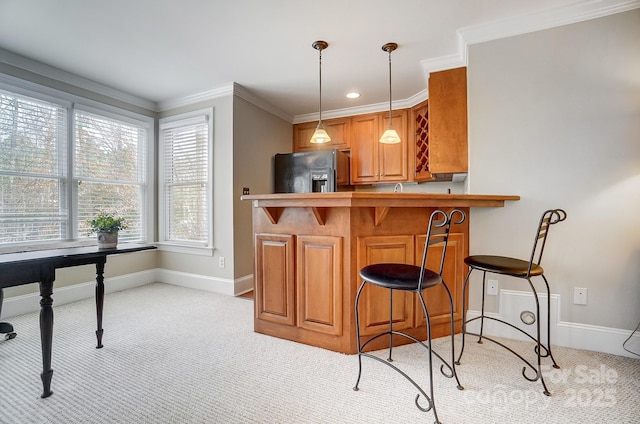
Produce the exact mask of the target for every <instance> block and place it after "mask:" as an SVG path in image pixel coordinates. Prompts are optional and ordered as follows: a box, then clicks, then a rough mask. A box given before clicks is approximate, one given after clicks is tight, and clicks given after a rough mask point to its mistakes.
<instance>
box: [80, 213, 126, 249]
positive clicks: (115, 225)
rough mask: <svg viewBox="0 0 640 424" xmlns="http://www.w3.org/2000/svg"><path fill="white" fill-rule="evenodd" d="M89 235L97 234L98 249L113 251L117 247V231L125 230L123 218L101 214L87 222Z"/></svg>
mask: <svg viewBox="0 0 640 424" xmlns="http://www.w3.org/2000/svg"><path fill="white" fill-rule="evenodd" d="M87 224H89V229H90V233H97V236H98V248H99V249H113V248H114V247H116V246H117V245H118V231H120V230H124V229H125V228H127V224H126V223H125V220H124V218H123V217H119V216H115V215H114V214H111V213H107V212H101V213H99V214H98V216H96V217H95V218H93V219H92V220H90V221H88V222H87Z"/></svg>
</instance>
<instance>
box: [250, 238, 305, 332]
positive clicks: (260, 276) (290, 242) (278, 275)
mask: <svg viewBox="0 0 640 424" xmlns="http://www.w3.org/2000/svg"><path fill="white" fill-rule="evenodd" d="M294 242H295V236H293V235H289V234H256V236H255V244H256V246H255V249H256V250H255V253H256V257H255V261H256V269H255V272H256V280H258V281H261V282H262V284H259V285H257V286H256V293H255V297H254V307H255V316H256V317H257V318H259V319H261V320H263V321H268V322H273V323H278V324H284V325H295V303H294V302H295V268H294V260H295V256H294V255H295V246H294Z"/></svg>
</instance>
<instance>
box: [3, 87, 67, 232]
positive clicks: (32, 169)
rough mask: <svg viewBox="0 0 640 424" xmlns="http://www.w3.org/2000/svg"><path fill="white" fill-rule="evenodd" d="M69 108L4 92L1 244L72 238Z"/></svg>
mask: <svg viewBox="0 0 640 424" xmlns="http://www.w3.org/2000/svg"><path fill="white" fill-rule="evenodd" d="M66 130H67V108H66V107H64V106H63V105H57V104H54V103H50V102H45V101H42V100H36V99H32V98H28V97H24V96H16V95H13V94H12V93H9V92H6V91H0V199H1V200H2V210H0V243H17V242H32V241H45V240H62V239H66V238H67V237H68V234H67V224H68V216H69V215H68V211H67V207H66V206H67V202H66V195H67V193H66V191H65V189H64V187H65V181H66V176H67V162H66V152H67V148H66V141H67V134H66Z"/></svg>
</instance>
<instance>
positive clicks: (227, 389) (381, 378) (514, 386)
mask: <svg viewBox="0 0 640 424" xmlns="http://www.w3.org/2000/svg"><path fill="white" fill-rule="evenodd" d="M54 302H55V293H54ZM11 322H12V323H13V324H14V326H15V327H16V331H17V332H18V337H17V338H15V339H13V340H10V341H4V342H0V423H2V424H14V423H15V424H18V423H19V424H23V423H296V424H297V423H353V424H355V423H391V422H393V423H424V422H427V423H431V422H433V414H432V412H427V413H424V412H420V411H419V410H418V409H417V408H416V407H415V405H414V398H415V396H416V391H415V389H414V388H413V386H412V385H411V384H409V383H408V382H407V381H406V380H404V379H403V378H402V377H401V376H399V375H398V374H396V373H394V372H393V371H392V370H390V369H389V368H388V367H385V366H384V365H382V364H379V363H378V362H377V361H373V360H370V359H367V358H364V359H363V361H364V362H363V368H364V370H363V377H362V380H361V383H360V390H359V391H358V392H355V391H353V390H352V387H353V384H354V383H355V378H356V375H357V356H353V355H343V354H339V353H335V352H330V351H327V350H323V349H319V348H314V347H310V346H306V345H302V344H297V343H293V342H289V341H284V340H280V339H276V338H273V337H268V336H264V335H261V334H256V333H254V332H253V302H252V301H251V300H250V299H244V298H232V297H228V296H223V295H219V294H215V293H209V292H202V291H197V290H191V289H186V288H182V287H176V286H171V285H165V284H150V285H147V286H143V287H139V288H135V289H131V290H126V291H123V292H117V293H112V294H108V295H107V296H106V300H105V312H104V328H105V335H104V339H103V341H104V348H103V349H95V335H94V331H95V304H94V302H93V300H86V301H81V302H76V303H72V304H68V305H63V306H59V307H55V325H54V339H53V369H54V375H53V382H52V389H53V391H54V394H53V396H51V397H50V398H47V399H40V393H41V390H42V387H41V382H40V371H41V356H40V336H39V328H38V325H39V324H38V315H37V313H32V314H26V315H23V316H19V317H15V318H12V319H11ZM435 345H436V346H437V347H436V350H438V351H440V352H445V351H446V347H447V345H448V341H447V339H446V338H443V339H438V340H436V342H435ZM512 345H513V346H515V347H517V348H520V349H522V348H524V347H525V346H528V345H527V344H525V343H523V342H513V343H512ZM467 349H468V350H466V351H465V356H464V357H463V363H462V365H461V366H460V367H459V368H458V373H459V376H460V379H461V382H462V384H463V385H464V386H465V390H464V391H459V390H457V389H456V387H455V384H454V381H453V380H450V379H447V378H445V377H443V376H442V375H441V374H440V373H439V372H438V371H435V373H434V375H435V377H434V378H435V392H436V406H437V409H438V414H439V417H440V420H441V421H442V422H443V423H455V424H458V423H491V424H493V423H510V424H512V423H580V424H583V423H592V422H598V423H604V422H606V423H639V422H640V360H637V359H629V358H624V357H618V356H613V355H607V354H601V353H595V352H587V351H579V350H574V349H567V348H556V349H555V351H554V354H555V356H556V359H557V360H558V362H559V364H560V366H561V367H562V369H561V370H553V371H552V370H550V369H549V370H547V372H546V379H547V383H548V386H549V389H550V390H551V392H552V393H553V396H551V397H546V396H544V395H543V394H542V388H541V384H540V382H533V383H532V382H528V381H526V380H525V379H524V378H523V377H522V375H521V370H522V366H521V363H519V361H518V360H516V359H514V358H513V357H512V356H511V355H510V354H507V353H505V352H504V351H502V350H501V349H500V348H498V347H496V346H495V345H492V344H490V343H485V344H483V345H478V344H476V343H473V342H472V343H469V344H468V347H467ZM523 351H524V350H523ZM526 352H527V355H531V356H533V353H532V351H530V350H526ZM381 354H382V353H381ZM394 356H395V358H394V359H395V363H396V365H399V366H402V367H404V368H405V370H406V371H407V373H408V374H409V375H411V376H413V377H414V378H415V379H416V380H420V381H424V379H426V375H427V374H426V370H425V363H426V362H425V352H424V350H423V349H422V348H419V346H415V345H412V346H403V347H400V348H397V349H395V355H394ZM438 368H439V366H438Z"/></svg>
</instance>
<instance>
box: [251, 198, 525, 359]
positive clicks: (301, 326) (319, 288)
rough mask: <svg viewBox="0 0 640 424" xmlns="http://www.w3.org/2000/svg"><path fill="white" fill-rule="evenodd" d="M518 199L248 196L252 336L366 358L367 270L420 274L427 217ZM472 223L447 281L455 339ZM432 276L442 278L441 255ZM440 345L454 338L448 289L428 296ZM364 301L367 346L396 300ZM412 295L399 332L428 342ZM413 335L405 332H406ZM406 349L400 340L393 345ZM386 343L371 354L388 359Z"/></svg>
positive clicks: (457, 236)
mask: <svg viewBox="0 0 640 424" xmlns="http://www.w3.org/2000/svg"><path fill="white" fill-rule="evenodd" d="M518 199H519V197H518V196H483V195H476V194H474V195H467V194H441V193H402V194H401V193H389V192H377V193H376V192H367V191H360V192H358V191H351V192H335V193H295V194H292V193H275V194H258V195H249V196H243V200H245V201H251V202H252V209H253V213H252V217H253V220H252V222H253V234H254V240H255V245H254V246H255V250H254V252H253V253H254V280H255V281H254V289H255V297H254V299H255V300H254V303H255V316H254V330H255V331H256V332H258V333H262V334H268V335H271V336H274V337H279V338H283V339H286V340H294V341H297V342H300V343H306V344H310V345H313V346H318V347H322V348H324V349H330V350H334V351H336V352H343V353H349V354H354V353H357V351H358V344H357V340H356V323H355V310H354V305H355V298H356V293H357V291H358V288H359V287H360V284H361V279H360V277H359V274H358V273H359V271H360V269H361V268H362V267H364V266H366V265H369V264H372V263H381V262H387V261H390V262H403V263H413V264H416V265H417V264H419V263H420V261H421V259H422V256H421V255H422V250H423V246H424V237H425V233H426V231H427V227H428V221H429V216H430V215H431V213H432V212H433V210H434V209H435V208H438V209H442V210H444V211H445V212H449V211H450V210H451V209H452V208H454V207H455V208H460V209H461V210H462V211H463V212H465V213H466V214H467V216H468V217H469V210H470V208H479V207H489V208H495V207H502V206H504V201H505V200H518ZM468 246H469V218H467V220H466V221H465V222H463V223H461V224H456V225H454V226H453V227H452V228H451V234H450V238H449V249H450V250H449V251H448V252H447V259H446V264H445V270H444V278H445V280H446V282H447V283H448V285H449V288H451V290H452V293H453V294H454V299H455V310H456V315H455V318H456V329H457V330H456V331H459V329H460V326H461V317H460V314H461V311H462V309H461V308H462V305H463V304H464V302H463V299H462V298H461V294H462V283H463V281H464V274H465V269H466V265H465V263H464V258H465V257H466V256H467V255H468V254H469V247H468ZM431 248H432V249H435V250H433V251H432V252H430V258H429V263H428V265H429V267H430V268H432V269H438V265H439V264H438V258H437V256H438V255H437V253H438V248H437V246H432V247H431ZM424 294H425V298H426V299H427V303H428V305H429V315H430V317H431V319H432V322H431V324H432V325H431V330H432V337H433V338H436V337H441V336H445V335H447V334H450V332H451V326H450V323H449V320H448V316H447V315H448V313H449V302H448V299H447V297H446V293H445V292H443V291H442V290H441V288H440V287H433V288H430V289H427V290H426V291H425V292H424ZM361 296H362V297H361V298H360V304H359V308H360V314H359V315H358V316H359V317H360V319H361V320H360V322H359V324H360V326H361V327H360V328H361V330H362V334H363V338H367V337H369V335H370V334H372V333H374V332H376V331H377V330H381V329H383V327H385V328H384V329H386V325H388V322H389V292H388V291H387V290H383V289H380V288H377V287H373V286H370V287H367V288H366V290H365V291H364V292H363V293H362V295H361ZM416 301H417V299H416V298H415V295H413V294H407V293H404V294H403V293H400V292H396V293H394V295H393V302H394V307H393V309H394V311H393V322H394V326H395V327H396V328H398V329H400V328H402V329H403V331H405V332H406V333H408V334H411V336H413V337H416V338H418V339H423V340H424V339H425V338H426V329H425V326H424V324H421V323H423V322H424V317H423V316H422V315H421V314H422V313H421V311H420V308H418V307H417V306H418V305H417V303H416ZM404 329H406V330H404ZM407 340H408V339H405V338H403V337H394V339H393V342H394V344H395V343H397V344H401V343H407ZM388 343H389V338H388V337H380V338H379V339H376V340H375V341H374V342H372V343H371V344H369V345H368V346H367V348H370V349H382V348H385V347H387V346H388Z"/></svg>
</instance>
